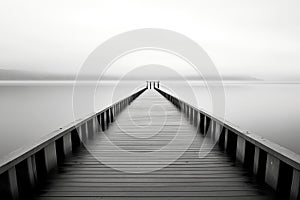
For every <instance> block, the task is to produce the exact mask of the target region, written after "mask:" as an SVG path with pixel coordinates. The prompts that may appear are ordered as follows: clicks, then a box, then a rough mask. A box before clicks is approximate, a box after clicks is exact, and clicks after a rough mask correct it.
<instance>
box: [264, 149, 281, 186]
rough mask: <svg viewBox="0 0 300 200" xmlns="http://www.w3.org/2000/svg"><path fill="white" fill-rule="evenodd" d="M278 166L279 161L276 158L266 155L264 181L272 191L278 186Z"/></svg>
mask: <svg viewBox="0 0 300 200" xmlns="http://www.w3.org/2000/svg"><path fill="white" fill-rule="evenodd" d="M279 164H280V161H279V160H278V159H277V158H275V157H274V156H272V155H270V154H269V153H268V154H267V163H266V175H265V181H266V183H267V184H268V185H269V186H271V187H272V188H273V189H274V190H276V189H277V184H278V176H279Z"/></svg>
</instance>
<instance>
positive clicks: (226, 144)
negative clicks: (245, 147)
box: [224, 128, 228, 150]
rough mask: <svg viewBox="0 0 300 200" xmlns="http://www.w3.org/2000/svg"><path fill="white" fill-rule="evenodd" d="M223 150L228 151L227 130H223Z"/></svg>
mask: <svg viewBox="0 0 300 200" xmlns="http://www.w3.org/2000/svg"><path fill="white" fill-rule="evenodd" d="M224 149H225V150H227V149H228V129H227V128H226V129H225V141H224Z"/></svg>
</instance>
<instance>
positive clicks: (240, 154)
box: [236, 136, 246, 163]
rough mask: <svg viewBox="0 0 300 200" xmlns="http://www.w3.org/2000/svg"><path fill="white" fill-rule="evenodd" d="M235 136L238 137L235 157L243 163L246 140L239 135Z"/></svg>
mask: <svg viewBox="0 0 300 200" xmlns="http://www.w3.org/2000/svg"><path fill="white" fill-rule="evenodd" d="M237 137H238V138H237V146H236V158H237V160H239V161H240V162H241V163H244V159H245V146H246V141H245V140H244V138H242V137H241V136H237Z"/></svg>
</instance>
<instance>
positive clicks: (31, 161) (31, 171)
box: [26, 156, 38, 188]
mask: <svg viewBox="0 0 300 200" xmlns="http://www.w3.org/2000/svg"><path fill="white" fill-rule="evenodd" d="M26 161H27V170H28V178H29V184H30V187H31V188H34V187H35V185H36V183H37V180H38V178H37V172H36V163H35V157H34V156H30V157H28V158H27V160H26Z"/></svg>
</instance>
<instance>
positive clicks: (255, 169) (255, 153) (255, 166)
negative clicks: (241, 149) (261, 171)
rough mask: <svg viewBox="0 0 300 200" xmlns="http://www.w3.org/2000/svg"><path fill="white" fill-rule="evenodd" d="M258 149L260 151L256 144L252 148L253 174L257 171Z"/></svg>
mask: <svg viewBox="0 0 300 200" xmlns="http://www.w3.org/2000/svg"><path fill="white" fill-rule="evenodd" d="M259 151H260V149H259V148H258V147H257V146H255V150H254V162H253V174H254V175H257V173H258V167H259Z"/></svg>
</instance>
